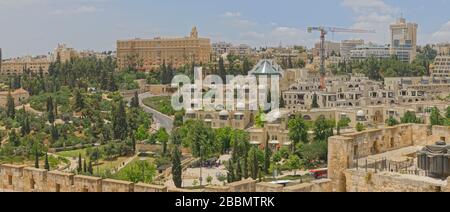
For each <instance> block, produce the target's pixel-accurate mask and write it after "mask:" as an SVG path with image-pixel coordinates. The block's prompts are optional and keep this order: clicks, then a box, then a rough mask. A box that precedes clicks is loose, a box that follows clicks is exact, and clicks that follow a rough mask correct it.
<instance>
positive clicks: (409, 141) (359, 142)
mask: <svg viewBox="0 0 450 212" xmlns="http://www.w3.org/2000/svg"><path fill="white" fill-rule="evenodd" d="M438 140H444V141H447V142H448V141H450V127H442V126H435V127H433V128H430V127H429V126H428V125H421V124H404V125H398V126H394V127H386V128H383V129H375V130H368V131H364V132H358V133H351V134H344V135H341V136H334V137H331V138H329V140H328V178H329V179H330V180H331V184H332V191H337V192H345V191H355V190H358V189H356V188H358V187H352V186H351V184H352V183H353V182H354V180H352V179H348V177H352V176H353V175H352V174H348V173H347V172H346V171H347V170H348V169H350V168H351V167H352V163H353V162H354V161H355V160H356V159H360V158H365V157H368V156H370V155H376V154H381V153H385V152H389V151H393V150H397V149H401V148H405V147H410V146H425V145H428V144H432V143H435V142H436V141H438ZM350 173H353V172H350ZM347 180H348V182H347ZM395 182H399V181H393V182H392V183H395ZM347 184H349V185H347ZM393 187H402V184H398V186H393ZM382 188H383V187H377V189H380V190H382ZM349 189H350V190H349ZM359 190H360V191H364V190H367V189H359ZM411 191H414V190H411Z"/></svg>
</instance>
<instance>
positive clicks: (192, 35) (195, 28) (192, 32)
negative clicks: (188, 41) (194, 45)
mask: <svg viewBox="0 0 450 212" xmlns="http://www.w3.org/2000/svg"><path fill="white" fill-rule="evenodd" d="M191 38H198V31H197V27H193V28H192V31H191Z"/></svg>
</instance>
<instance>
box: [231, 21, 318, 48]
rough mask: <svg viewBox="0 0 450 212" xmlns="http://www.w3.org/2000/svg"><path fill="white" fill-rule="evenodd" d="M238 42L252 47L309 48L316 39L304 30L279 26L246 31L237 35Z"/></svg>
mask: <svg viewBox="0 0 450 212" xmlns="http://www.w3.org/2000/svg"><path fill="white" fill-rule="evenodd" d="M239 37H240V39H241V40H240V42H243V43H247V44H250V45H254V46H278V45H280V44H282V45H283V46H287V45H304V46H310V45H311V44H313V43H314V42H315V41H316V40H317V38H316V37H315V36H314V35H312V34H309V33H307V31H306V30H304V29H299V28H295V27H286V26H279V27H273V28H269V31H265V32H256V31H248V32H244V33H241V34H239Z"/></svg>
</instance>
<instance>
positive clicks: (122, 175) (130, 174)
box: [115, 161, 156, 183]
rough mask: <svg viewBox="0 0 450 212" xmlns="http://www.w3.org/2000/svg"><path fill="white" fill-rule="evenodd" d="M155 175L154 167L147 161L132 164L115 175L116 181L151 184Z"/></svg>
mask: <svg viewBox="0 0 450 212" xmlns="http://www.w3.org/2000/svg"><path fill="white" fill-rule="evenodd" d="M155 175H156V166H155V164H153V163H149V162H148V161H139V162H135V163H132V164H130V165H128V166H127V167H125V168H124V169H122V170H121V171H120V172H119V173H117V174H116V177H115V178H117V179H119V180H125V181H131V182H133V183H139V182H143V183H152V182H153V180H154V177H155Z"/></svg>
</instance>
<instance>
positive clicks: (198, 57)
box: [117, 27, 212, 71]
mask: <svg viewBox="0 0 450 212" xmlns="http://www.w3.org/2000/svg"><path fill="white" fill-rule="evenodd" d="M211 52H212V48H211V41H210V40H209V39H207V38H199V37H198V32H197V29H196V28H195V27H194V28H193V29H192V32H191V35H190V36H189V37H184V38H160V37H157V38H154V39H133V40H119V41H117V64H118V68H119V69H124V68H126V67H127V66H135V67H136V68H138V69H139V70H142V71H150V70H153V69H156V68H158V67H160V65H161V64H163V63H164V62H165V63H166V64H172V66H173V67H175V68H176V67H180V66H183V65H186V64H190V63H192V62H195V63H197V64H200V63H203V64H205V63H207V62H209V61H210V59H211Z"/></svg>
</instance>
